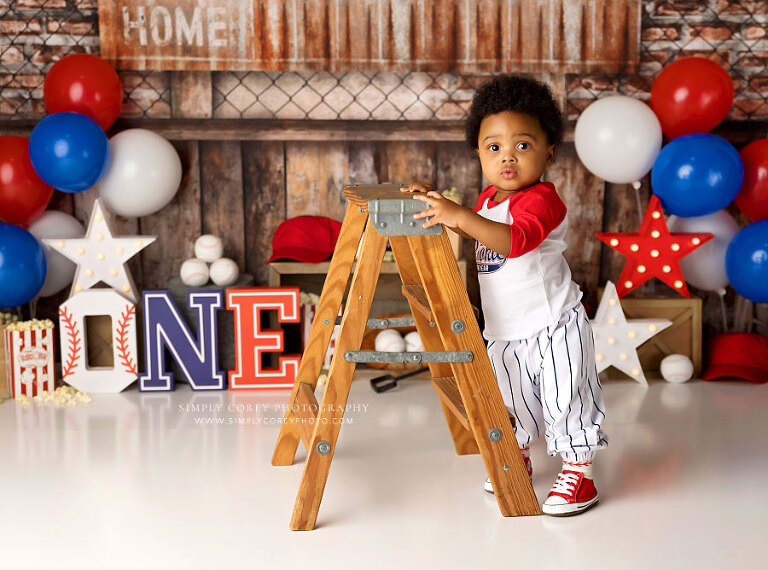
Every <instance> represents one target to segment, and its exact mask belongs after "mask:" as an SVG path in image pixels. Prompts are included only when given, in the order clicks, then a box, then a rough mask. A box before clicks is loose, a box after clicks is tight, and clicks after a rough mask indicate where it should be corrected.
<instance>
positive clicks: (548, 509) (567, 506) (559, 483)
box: [542, 469, 597, 517]
mask: <svg viewBox="0 0 768 570" xmlns="http://www.w3.org/2000/svg"><path fill="white" fill-rule="evenodd" d="M595 503H597V489H595V482H594V481H592V479H590V478H589V477H587V476H586V475H584V473H581V472H580V471H570V470H568V469H563V470H562V471H561V472H560V473H558V475H557V479H556V480H555V484H554V485H552V489H551V490H550V491H549V494H548V495H547V500H546V501H544V505H543V507H542V511H544V513H545V514H547V515H552V516H555V517H567V516H569V515H576V514H579V513H583V512H584V511H586V510H587V509H589V508H590V507H591V506H593V505H594V504H595Z"/></svg>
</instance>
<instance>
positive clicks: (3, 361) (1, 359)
mask: <svg viewBox="0 0 768 570" xmlns="http://www.w3.org/2000/svg"><path fill="white" fill-rule="evenodd" d="M10 377H11V372H10V370H8V356H7V355H6V350H5V325H4V324H0V398H2V397H3V396H5V397H8V396H10V394H11V385H10Z"/></svg>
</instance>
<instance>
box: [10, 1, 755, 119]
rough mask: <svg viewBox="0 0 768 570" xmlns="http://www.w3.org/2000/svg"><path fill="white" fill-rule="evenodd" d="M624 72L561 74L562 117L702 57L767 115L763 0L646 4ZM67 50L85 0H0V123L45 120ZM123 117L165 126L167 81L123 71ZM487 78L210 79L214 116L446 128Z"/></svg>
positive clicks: (81, 34) (82, 37)
mask: <svg viewBox="0 0 768 570" xmlns="http://www.w3.org/2000/svg"><path fill="white" fill-rule="evenodd" d="M642 10H643V14H642V31H641V61H640V66H639V69H638V71H637V73H635V74H632V75H629V74H627V75H616V74H612V75H604V74H571V75H568V76H566V85H565V89H566V101H567V103H566V114H567V116H568V118H569V119H571V120H575V119H576V118H577V117H578V115H579V113H580V112H581V111H582V110H583V109H584V108H585V107H586V106H587V105H589V103H590V102H592V101H594V100H595V99H597V98H599V97H602V96H605V95H610V94H615V93H621V94H625V95H629V96H632V97H637V98H640V99H643V100H647V99H648V98H649V96H650V88H651V85H652V83H653V78H654V77H655V76H656V75H657V74H658V73H659V71H660V70H661V69H662V67H663V66H664V65H665V64H667V63H669V62H671V61H673V60H674V59H675V58H678V57H685V56H692V55H696V56H703V57H709V58H711V59H713V60H714V61H716V62H717V63H719V64H720V65H722V66H723V67H724V68H725V69H727V70H728V71H729V72H730V74H731V77H732V78H733V80H734V86H735V91H736V95H735V101H734V106H733V109H732V112H731V118H732V119H734V120H749V119H759V120H765V119H768V0H759V1H757V0H737V1H728V0H706V1H693V0H667V1H663V0H646V1H645V2H644V3H643V6H642ZM71 53H92V54H95V55H98V54H99V36H98V13H97V2H96V0H0V121H7V120H17V119H37V118H40V117H42V116H44V115H45V113H46V110H45V105H44V103H43V82H44V79H45V73H46V72H47V70H48V69H49V68H50V66H51V65H53V63H55V62H56V61H57V60H58V59H60V58H62V57H64V56H66V55H69V54H71ZM120 77H121V80H122V82H123V87H124V89H125V100H124V106H123V112H122V116H123V117H133V118H170V117H171V95H172V93H171V73H170V72H138V71H122V72H120ZM485 77H486V76H482V75H478V76H475V75H473V76H465V75H457V74H450V73H420V72H411V73H381V72H372V73H357V72H356V73H327V72H306V73H296V72H227V71H222V72H214V73H213V74H212V90H213V93H212V99H213V117H214V118H221V119H241V118H259V119H299V120H456V119H462V118H464V116H465V114H466V111H467V109H468V107H469V103H470V101H471V98H472V95H473V93H474V90H475V89H476V87H477V85H478V84H479V83H481V82H482V81H483V80H484V79H485Z"/></svg>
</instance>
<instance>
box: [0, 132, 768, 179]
mask: <svg viewBox="0 0 768 570" xmlns="http://www.w3.org/2000/svg"><path fill="white" fill-rule="evenodd" d="M37 122H38V121H37V120H36V119H35V120H31V119H29V120H27V119H25V120H13V121H0V134H2V135H19V136H25V137H28V136H29V134H30V133H31V132H32V129H33V128H34V127H35V125H37ZM574 126H575V123H571V124H569V125H568V126H567V127H566V130H565V133H564V137H563V142H564V143H566V144H567V143H573V129H574ZM127 129H147V130H150V131H153V132H155V133H157V134H159V135H162V136H164V137H165V138H167V139H170V140H206V141H211V140H238V141H357V142H361V143H362V142H364V143H370V142H371V141H385V142H387V141H436V142H456V141H458V142H463V141H464V121H461V120H458V121H441V120H435V121H341V120H331V121H315V120H298V119H297V120H288V119H118V120H117V121H115V124H114V126H113V127H112V128H111V129H110V130H109V132H108V133H107V134H108V135H109V136H110V137H111V136H113V135H115V134H117V133H119V132H120V131H124V130H127ZM766 131H768V121H728V122H725V123H721V124H720V126H719V127H717V128H716V129H715V130H714V131H712V132H713V133H714V134H716V135H718V136H721V137H723V138H724V139H726V140H727V141H729V142H731V143H732V144H734V145H736V146H737V147H741V146H743V145H745V144H748V143H750V142H752V141H756V140H758V139H761V138H764V137H765V133H766ZM361 182H362V181H361Z"/></svg>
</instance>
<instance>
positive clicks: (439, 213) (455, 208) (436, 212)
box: [413, 190, 466, 228]
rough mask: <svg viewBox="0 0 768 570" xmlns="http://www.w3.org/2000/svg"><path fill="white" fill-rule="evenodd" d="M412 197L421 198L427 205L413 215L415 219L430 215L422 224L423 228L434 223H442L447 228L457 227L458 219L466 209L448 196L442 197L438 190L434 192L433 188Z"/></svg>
mask: <svg viewBox="0 0 768 570" xmlns="http://www.w3.org/2000/svg"><path fill="white" fill-rule="evenodd" d="M413 199H414V200H421V201H422V202H424V203H425V204H427V205H428V206H429V208H427V209H426V210H422V211H421V212H418V213H416V214H414V215H413V217H414V219H416V220H420V219H422V218H427V217H430V216H432V217H431V218H430V219H429V220H427V222H426V223H425V224H424V227H425V228H428V227H431V226H434V225H436V224H443V225H446V226H448V227H449V228H458V227H459V223H460V219H461V217H462V216H463V215H464V211H465V210H466V208H464V206H461V205H459V204H457V203H456V202H453V201H452V200H449V199H448V198H444V197H443V195H442V194H440V192H435V191H434V190H429V191H428V192H427V193H426V194H423V193H419V194H416V195H414V197H413Z"/></svg>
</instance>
